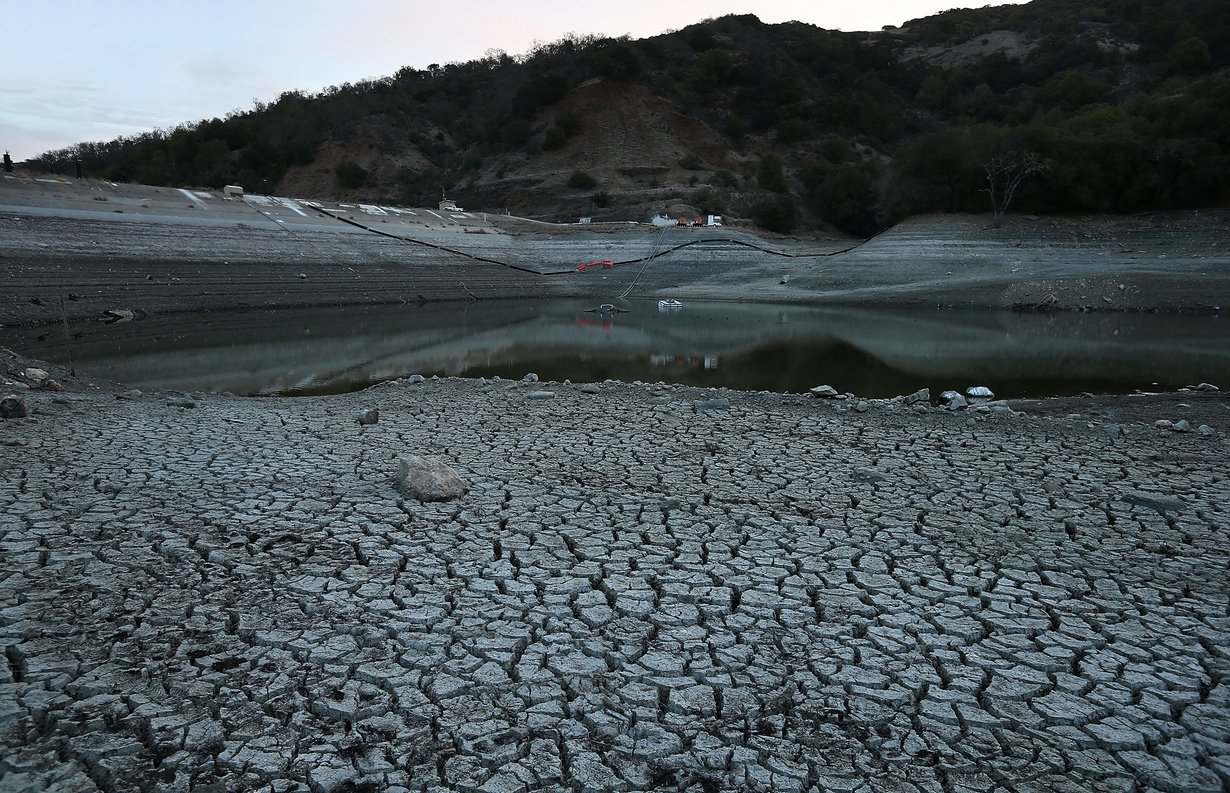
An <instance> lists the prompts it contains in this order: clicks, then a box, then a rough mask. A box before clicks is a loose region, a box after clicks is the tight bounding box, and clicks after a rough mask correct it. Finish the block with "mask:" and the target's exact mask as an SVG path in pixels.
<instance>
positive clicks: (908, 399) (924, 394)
mask: <svg viewBox="0 0 1230 793" xmlns="http://www.w3.org/2000/svg"><path fill="white" fill-rule="evenodd" d="M902 401H903V402H905V403H906V404H907V405H917V404H919V403H922V402H928V403H929V402H930V401H931V389H930V388H920V389H918V390H917V391H915V392H914V393H912V394H908V395H907V396H905V397H903V398H902Z"/></svg>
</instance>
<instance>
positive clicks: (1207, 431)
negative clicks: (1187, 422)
mask: <svg viewBox="0 0 1230 793" xmlns="http://www.w3.org/2000/svg"><path fill="white" fill-rule="evenodd" d="M1196 432H1199V433H1200V434H1201V435H1216V434H1217V430H1215V429H1213V428H1212V427H1210V426H1209V425H1208V424H1201V425H1200V427H1199V429H1197V430H1196Z"/></svg>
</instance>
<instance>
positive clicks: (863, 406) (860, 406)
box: [854, 399, 871, 413]
mask: <svg viewBox="0 0 1230 793" xmlns="http://www.w3.org/2000/svg"><path fill="white" fill-rule="evenodd" d="M870 407H871V405H870V404H869V403H868V402H867V400H865V399H860V400H859V401H858V403H857V404H856V405H855V406H854V411H855V412H856V413H866V412H867V410H868V409H869V408H870Z"/></svg>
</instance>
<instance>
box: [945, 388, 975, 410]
mask: <svg viewBox="0 0 1230 793" xmlns="http://www.w3.org/2000/svg"><path fill="white" fill-rule="evenodd" d="M940 404H941V405H943V406H944V407H946V408H948V409H949V410H960V409H961V408H963V407H965V406H966V405H968V404H969V401H968V400H967V399H966V398H965V397H964V396H962V395H961V392H960V391H944V392H942V393H941V394H940Z"/></svg>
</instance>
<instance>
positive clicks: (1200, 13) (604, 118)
mask: <svg viewBox="0 0 1230 793" xmlns="http://www.w3.org/2000/svg"><path fill="white" fill-rule="evenodd" d="M1227 16H1228V15H1226V14H1225V13H1224V3H1222V2H1220V1H1219V0H1123V1H1118V2H1110V0H1092V2H1091V1H1090V0H1034V2H1031V3H1028V4H1025V5H1013V6H999V7H987V8H982V9H960V10H953V11H948V12H945V13H942V14H938V15H934V16H930V17H925V18H921V19H916V20H911V21H908V22H906V23H905V24H903V25H902V26H900V27H892V28H886V29H885V30H882V31H878V32H872V33H843V32H838V31H828V30H823V29H821V28H817V27H814V26H811V25H806V24H802V23H797V22H794V23H783V24H776V25H770V24H765V23H762V22H761V21H760V20H759V19H757V18H756V17H755V16H752V15H742V16H727V17H721V18H718V19H710V20H705V21H702V22H698V23H697V24H695V25H691V26H689V27H687V28H684V29H683V30H679V31H674V32H669V33H664V34H662V35H659V36H654V37H650V38H646V39H641V40H631V39H628V38H627V37H621V38H606V37H598V36H583V37H578V36H571V37H568V38H565V39H563V40H560V41H557V42H553V43H549V44H542V45H540V46H538V47H536V48H535V49H534V50H533V51H531V52H530V53H527V54H526V55H524V56H519V57H514V56H511V55H508V54H506V53H493V54H491V55H490V56H488V57H485V58H483V59H479V60H475V61H471V62H468V63H450V64H445V65H437V64H432V65H430V66H428V67H427V68H425V69H414V68H409V67H407V68H404V69H402V70H400V71H398V72H397V73H396V74H394V75H392V76H389V77H387V78H382V79H378V80H370V81H363V82H360V83H356V84H345V85H341V86H335V87H332V88H330V89H327V90H325V91H322V92H320V93H318V94H314V95H309V94H304V93H301V92H288V93H285V94H283V95H281V96H280V97H278V98H277V99H276V100H274V101H272V102H269V103H267V104H266V103H257V104H256V106H255V107H253V108H252V109H250V110H246V111H236V112H234V113H232V114H229V115H228V116H227V117H226V118H221V119H219V118H214V119H207V120H203V121H201V122H198V123H194V124H186V125H183V126H181V127H178V128H176V129H173V130H165V131H154V132H149V133H146V134H143V135H140V136H136V137H134V138H121V139H117V140H115V141H110V142H103V143H83V144H79V145H77V146H74V147H70V148H68V149H64V150H60V151H56V152H49V153H46V154H44V155H42V156H40V157H38V158H35V159H34V160H32V161H31V162H30V163H29V165H31V166H33V167H43V168H49V169H54V170H58V171H60V172H61V173H66V172H71V171H69V169H70V168H72V167H73V161H74V160H80V161H81V163H82V165H83V167H84V168H85V170H86V172H87V175H95V176H102V177H105V178H108V179H111V180H115V181H133V182H141V183H147V184H154V185H193V186H201V187H215V188H216V187H218V186H220V185H222V184H226V183H239V184H241V185H244V186H245V187H247V188H248V189H249V190H257V191H262V192H270V191H277V192H280V193H282V194H294V195H312V196H320V197H323V198H332V199H342V200H371V201H387V202H394V201H395V202H400V203H404V204H410V205H430V204H433V203H434V201H435V200H436V199H438V197H439V194H440V190H441V189H442V188H443V189H445V190H447V191H448V193H449V197H451V198H456V199H457V200H458V201H460V202H462V203H463V205H469V206H472V207H475V208H480V209H486V210H499V209H510V210H512V211H514V212H516V213H519V214H524V215H532V216H537V217H543V218H547V219H573V220H575V218H576V217H578V216H583V215H587V216H597V217H622V218H633V219H644V218H645V217H647V216H648V215H650V214H653V213H655V212H658V211H668V212H671V213H672V214H683V213H686V214H703V213H708V212H716V213H729V214H733V215H737V216H740V217H744V218H748V219H751V220H753V221H755V222H756V223H757V224H758V225H759V226H761V227H762V228H766V229H769V230H773V231H779V232H791V231H796V230H810V229H827V230H839V231H841V232H843V233H846V234H850V235H857V236H865V235H868V234H871V233H874V232H875V231H878V230H880V229H882V228H884V227H886V226H888V225H891V224H892V223H894V222H897V221H899V220H901V219H903V218H905V217H909V216H911V215H915V214H920V213H927V212H982V211H987V210H988V209H989V208H990V206H989V203H988V199H987V196H986V195H985V194H984V192H983V188H984V187H986V183H985V179H986V176H985V173H984V172H983V166H984V165H985V164H986V163H988V162H990V161H992V160H993V159H994V158H995V157H996V156H1000V157H1004V158H1006V160H1005V161H1006V162H1009V163H1011V162H1013V161H1014V158H1017V157H1020V156H1023V155H1025V154H1031V155H1034V156H1036V158H1037V160H1038V162H1040V163H1042V164H1043V166H1044V169H1043V170H1041V171H1040V172H1039V173H1037V174H1036V175H1035V176H1033V177H1032V178H1030V179H1029V180H1027V181H1026V182H1025V183H1023V184H1022V186H1021V189H1020V191H1019V193H1018V195H1017V196H1016V201H1015V203H1014V207H1016V208H1018V209H1020V210H1023V211H1028V212H1130V211H1137V210H1143V209H1172V208H1192V207H1209V206H1223V205H1225V203H1226V201H1227V199H1228V198H1230V155H1227V154H1226V152H1227V151H1230V114H1227V113H1226V112H1225V110H1224V108H1225V107H1228V106H1230V75H1228V73H1227V68H1228V67H1230V22H1228V21H1227Z"/></svg>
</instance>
